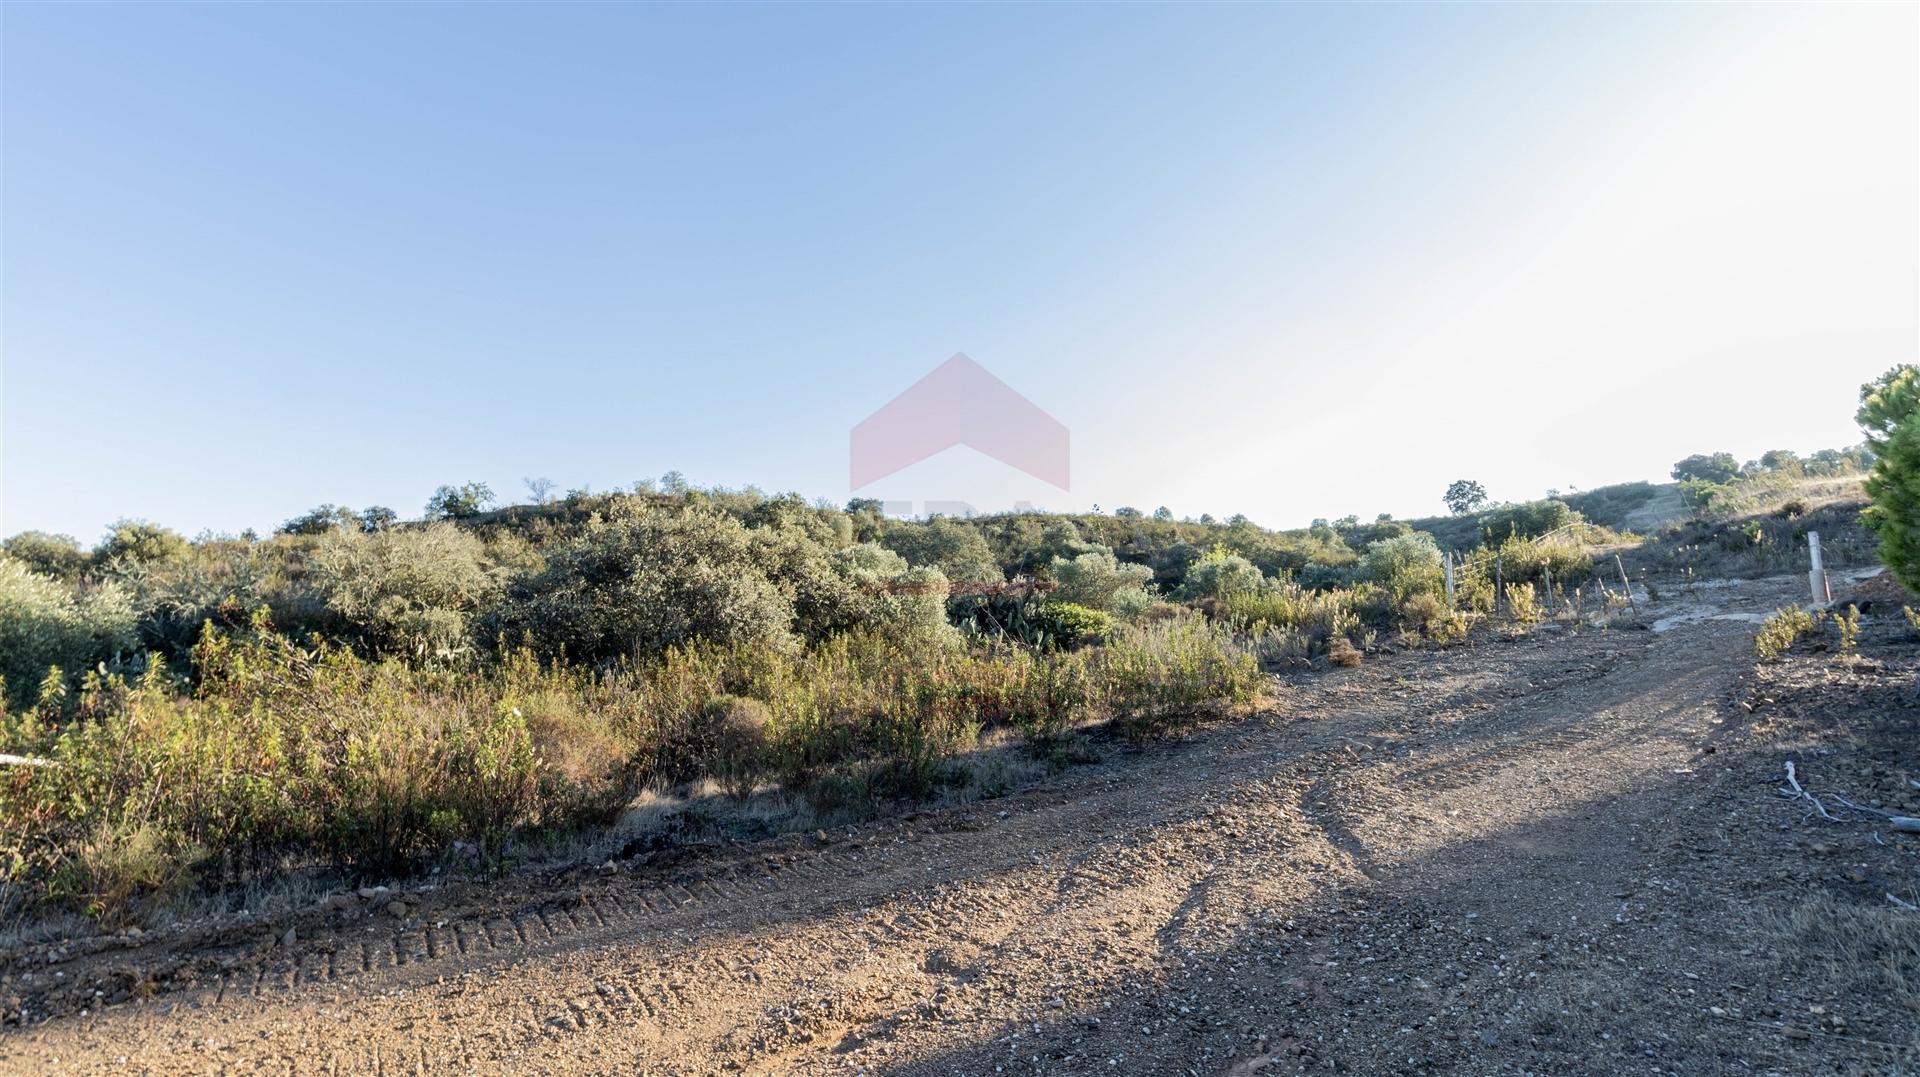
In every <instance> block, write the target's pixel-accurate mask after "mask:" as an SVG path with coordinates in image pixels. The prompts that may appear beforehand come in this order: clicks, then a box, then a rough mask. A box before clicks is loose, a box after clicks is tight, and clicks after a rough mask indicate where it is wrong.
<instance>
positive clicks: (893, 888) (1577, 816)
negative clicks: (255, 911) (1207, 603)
mask: <svg viewBox="0 0 1920 1077" xmlns="http://www.w3.org/2000/svg"><path fill="white" fill-rule="evenodd" d="M1785 586H1786V585H1784V584H1781V583H1773V584H1768V583H1764V582H1763V583H1758V584H1754V585H1751V586H1750V587H1748V588H1747V590H1746V591H1745V592H1743V593H1742V594H1741V595H1740V596H1739V597H1738V599H1737V601H1735V602H1734V604H1736V605H1738V604H1740V603H1744V604H1745V605H1746V606H1748V607H1751V608H1755V609H1763V608H1768V607H1770V606H1771V605H1776V604H1778V603H1779V602H1780V601H1782V600H1784V596H1785V594H1786V592H1785V591H1784V590H1782V588H1784V587H1785ZM1770 588H1771V590H1770ZM1776 591H1777V592H1779V593H1775V592H1776ZM1720 601H1731V600H1729V599H1728V598H1727V597H1726V596H1722V598H1721V599H1720ZM1751 638H1752V625H1750V624H1743V623H1738V622H1731V621H1714V620H1707V621H1700V622H1697V623H1692V624H1686V625H1683V626H1681V627H1679V628H1676V629H1674V630H1673V631H1671V632H1668V633H1664V634H1655V633H1653V632H1650V631H1646V630H1619V629H1615V630H1604V631H1603V630H1589V631H1583V632H1580V633H1552V634H1549V633H1541V634H1536V635H1534V636H1532V637H1529V638H1525V639H1520V640H1516V641H1492V642H1486V643H1482V644H1479V645H1475V646H1470V647H1462V648H1457V649H1454V650H1449V651H1445V652H1440V653H1426V654H1406V655H1398V656H1393V657H1391V658H1387V659H1385V660H1381V661H1374V662H1370V663H1368V664H1367V665H1365V666H1363V667H1362V668H1359V669H1354V670H1345V671H1336V672H1331V673H1323V674H1314V675H1311V676H1303V677H1301V678H1299V679H1298V680H1297V682H1292V683H1287V684H1283V685H1282V686H1281V687H1280V688H1279V689H1278V691H1277V692H1276V695H1277V697H1278V700H1277V703H1276V706H1275V707H1274V708H1273V709H1272V710H1271V711H1270V712H1269V713H1267V714H1265V715H1262V716H1260V717H1257V718H1254V719H1250V720H1246V721H1243V722H1238V723H1235V724H1232V725H1228V726H1223V727H1221V728H1217V729H1214V730H1211V731H1208V732H1205V733H1202V734H1200V735H1198V736H1195V737H1192V738H1190V739H1188V740H1186V741H1183V742H1181V743H1177V744H1170V745H1165V746H1161V747H1157V748H1153V749H1150V750H1148V751H1146V752H1144V753H1141V754H1139V755H1135V756H1132V757H1129V758H1126V759H1123V760H1120V761H1116V762H1113V763H1109V764H1102V765H1099V766H1094V767H1087V768H1083V769H1080V770H1076V771H1072V772H1069V773H1068V774H1067V775H1065V776H1063V778H1062V779H1061V780H1060V782H1058V783H1057V784H1055V785H1053V786H1051V787H1048V788H1045V789H1038V790H1033V791H1029V792H1026V793H1022V794H1019V795H1015V796H1012V797H1008V798H1005V799H1001V800H997V801H990V802H987V803H986V804H985V805H983V806H981V807H978V808H975V809H973V810H972V811H954V812H939V813H928V814H925V815H922V816H918V817H913V818H908V819H904V820H895V821H892V822H887V823H881V824H875V825H871V826H866V827H862V828H859V829H857V830H853V831H846V830H842V831H839V832H836V833H833V834H828V835H825V836H824V838H825V840H822V837H821V836H820V835H806V836H797V837H795V838H791V839H786V840H783V841H781V842H777V843H772V844H763V845H759V846H753V847H745V848H742V849H739V850H736V851H734V852H731V853H728V854H725V855H723V856H718V857H712V858H708V859H705V860H701V861H698V862H691V863H684V864H682V865H679V866H678V867H670V866H669V867H663V866H659V865H655V866H651V867H645V868H638V869H630V870H627V869H623V870H620V871H618V872H615V873H613V874H605V875H603V874H600V873H598V872H593V871H582V872H579V873H577V874H576V875H574V876H571V877H565V878H561V879H551V878H549V879H523V880H514V881H509V882H506V883H500V884H495V885H494V886H492V887H490V888H489V887H484V886H474V887H470V888H465V889H460V890H456V891H451V892H437V893H434V894H429V895H423V896H421V897H420V900H419V902H418V903H416V904H414V905H411V906H408V907H405V908H404V909H395V910H392V911H389V909H388V908H387V907H386V904H385V902H386V896H385V895H382V897H381V898H380V899H378V900H376V901H375V902H373V903H371V904H365V905H363V904H360V903H354V904H353V907H351V908H346V909H342V910H337V911H332V912H314V913H310V914H308V915H307V916H306V917H305V918H304V919H302V920H300V921H299V922H297V923H293V928H294V934H293V937H292V938H291V939H287V938H285V937H284V936H283V933H284V931H285V928H286V924H287V923H288V922H286V921H282V922H278V923H275V924H271V925H250V926H247V927H244V928H232V927H223V928H216V929H208V930H207V931H205V932H204V933H202V934H201V935H200V936H198V937H180V936H169V937H145V938H140V939H135V940H121V941H115V942H113V943H112V944H111V945H108V946H106V947H105V948H102V949H100V950H99V951H98V952H95V953H82V952H78V950H76V951H74V952H72V953H69V954H66V955H63V956H64V958H65V959H64V960H62V961H59V962H57V963H55V964H50V965H46V966H44V967H41V968H39V969H36V970H33V971H32V972H31V976H30V978H23V975H22V969H21V968H20V967H19V966H18V965H16V966H15V967H14V969H13V971H12V973H11V974H10V975H9V977H8V982H7V983H6V984H5V986H4V991H5V992H7V993H10V994H12V995H13V996H14V1001H15V1002H16V1004H18V1003H20V1000H23V999H24V1000H28V1001H27V1002H26V1003H25V1004H27V1005H29V1006H31V1005H38V1006H40V1007H42V1008H43V1010H45V1011H50V1012H51V1013H52V1015H53V1016H52V1019H51V1020H47V1021H45V1023H35V1022H38V1021H39V1020H40V1018H39V1017H37V1016H33V1015H31V1013H30V1016H29V1024H28V1027H25V1028H9V1029H7V1030H6V1032H5V1035H4V1037H0V1069H4V1070H6V1071H9V1072H21V1073H27V1072H33V1073H44V1072H113V1073H138V1072H219V1071H226V1072H255V1071H273V1072H281V1071H285V1072H340V1073H367V1072H382V1073H397V1072H465V1071H475V1070H477V1071H508V1072H532V1073H576V1072H579V1073H662V1074H666V1073H676V1074H677V1073H686V1074H695V1073H713V1072H728V1071H738V1072H747V1073H814V1072H868V1073H889V1074H893V1073H898V1074H947V1073H968V1074H982V1073H1001V1072H1004V1073H1029V1072H1044V1073H1096V1072H1097V1073H1125V1074H1142V1073H1192V1074H1219V1073H1256V1072H1257V1073H1292V1072H1299V1071H1310V1072H1348V1073H1363V1074H1365V1073H1383V1072H1402V1071H1422V1070H1446V1071H1452V1072H1463V1073H1488V1072H1515V1073H1519V1072H1534V1073H1624V1072H1637V1073H1649V1072H1670V1073H1686V1074H1701V1073H1717V1072H1756V1073H1759V1072H1785V1073H1803V1072H1833V1071H1841V1072H1853V1071H1858V1072H1885V1071H1886V1070H1888V1069H1889V1068H1897V1067H1898V1066H1900V1065H1901V1063H1900V1061H1899V1059H1900V1058H1901V1057H1902V1056H1900V1055H1897V1054H1895V1053H1893V1052H1892V1049H1891V1048H1889V1047H1886V1046H1884V1044H1886V1043H1887V1042H1889V1041H1901V1042H1904V1039H1905V1031H1904V1030H1903V1028H1902V1025H1901V1023H1902V1020H1903V1016H1904V1018H1905V1019H1907V1020H1912V1019H1915V1018H1916V1017H1920V1015H1915V1014H1913V1013H1911V1012H1905V1013H1904V1015H1903V1014H1902V1013H1901V1012H1900V1011H1899V1010H1898V1008H1897V1007H1892V1008H1891V1009H1889V1006H1890V1004H1889V1003H1886V1002H1885V1001H1884V1000H1878V1001H1876V1000H1872V999H1865V1000H1851V1001H1849V1000H1846V999H1844V998H1840V999H1836V998H1835V995H1834V991H1833V990H1832V989H1831V988H1830V986H1829V985H1825V984H1823V983H1822V982H1821V981H1820V980H1819V977H1818V976H1817V975H1814V974H1812V973H1809V972H1807V971H1806V970H1799V971H1795V970H1792V969H1787V968H1783V967H1782V964H1781V961H1782V959H1781V955H1780V952H1779V948H1778V947H1777V946H1775V945H1773V944H1771V943H1769V942H1767V941H1766V937H1765V936H1764V934H1762V933H1761V928H1760V927H1757V926H1756V925H1757V924H1759V923H1760V920H1758V919H1756V917H1765V916H1772V915H1774V913H1775V911H1777V912H1778V913H1779V914H1780V915H1786V914H1787V913H1788V912H1790V911H1791V909H1793V908H1795V907H1797V906H1798V905H1800V904H1801V903H1803V902H1805V901H1806V900H1808V898H1809V895H1808V892H1807V886H1808V885H1809V884H1808V882H1807V880H1806V879H1804V878H1802V877H1801V874H1802V873H1801V872H1800V869H1799V867H1798V866H1797V862H1796V861H1795V860H1794V859H1792V857H1793V850H1794V848H1795V847H1796V846H1795V844H1794V843H1795V842H1798V841H1799V840H1801V839H1800V837H1799V836H1798V834H1797V833H1796V831H1795V829H1794V828H1795V826H1796V825H1797V823H1798V822H1799V818H1800V813H1799V812H1798V811H1796V810H1795V809H1794V808H1793V806H1792V805H1790V804H1786V803H1784V802H1783V801H1782V800H1781V798H1779V797H1777V796H1776V795H1775V794H1774V790H1773V785H1775V784H1778V782H1777V768H1778V767H1779V761H1778V758H1777V757H1776V756H1775V755H1774V754H1773V753H1772V752H1771V751H1768V750H1765V749H1763V748H1762V747H1760V746H1758V745H1752V744H1749V743H1748V742H1747V739H1746V735H1745V734H1744V733H1742V732H1741V731H1739V730H1737V729H1735V728H1734V726H1735V725H1737V722H1735V721H1734V720H1732V719H1731V718H1730V717H1729V715H1730V713H1731V712H1734V711H1736V708H1735V707H1733V706H1732V705H1731V704H1732V701H1733V697H1734V696H1735V694H1736V693H1737V692H1738V691H1739V690H1740V679H1741V677H1742V675H1743V674H1744V673H1745V671H1746V670H1748V669H1749V668H1750V667H1751V665H1752V649H1751ZM1902 840H1905V839H1902ZM1896 852H1899V853H1900V854H1901V855H1905V856H1907V858H1908V860H1909V861H1910V860H1911V859H1912V853H1911V850H1910V849H1908V850H1904V851H1900V850H1896ZM397 913H403V914H404V915H396V914H397ZM95 990H97V991H99V992H100V994H99V995H97V996H95V995H93V994H92V992H93V991H95ZM89 999H91V1000H92V1001H91V1002H89V1001H88V1000H89ZM1828 1006H1832V1007H1836V1008H1837V1010H1844V1011H1845V1012H1846V1013H1847V1014H1848V1017H1847V1018H1845V1020H1848V1021H1850V1022H1851V1023H1849V1024H1844V1025H1834V1024H1832V1023H1831V1021H1823V1020H1822V1019H1821V1018H1819V1017H1809V1016H1807V1015H1808V1014H1810V1013H1813V1012H1814V1011H1815V1010H1818V1011H1819V1012H1820V1013H1827V1010H1826V1009H1825V1007H1828ZM83 1007H84V1009H85V1010H86V1012H85V1013H84V1015H83V1014H82V1013H81V1009H82V1008H83ZM1849 1007H1851V1008H1850V1009H1849Z"/></svg>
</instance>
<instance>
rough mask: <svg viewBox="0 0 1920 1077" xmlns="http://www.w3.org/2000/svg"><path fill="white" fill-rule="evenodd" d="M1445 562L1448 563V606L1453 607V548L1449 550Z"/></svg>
mask: <svg viewBox="0 0 1920 1077" xmlns="http://www.w3.org/2000/svg"><path fill="white" fill-rule="evenodd" d="M1444 564H1445V565H1446V569H1447V608H1448V609H1452V608H1453V551H1452V550H1448V551H1447V559H1446V561H1445V562H1444Z"/></svg>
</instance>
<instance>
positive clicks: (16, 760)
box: [0, 752, 58, 767]
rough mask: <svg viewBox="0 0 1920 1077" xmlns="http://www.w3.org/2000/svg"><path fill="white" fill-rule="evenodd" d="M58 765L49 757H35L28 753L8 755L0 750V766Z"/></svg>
mask: <svg viewBox="0 0 1920 1077" xmlns="http://www.w3.org/2000/svg"><path fill="white" fill-rule="evenodd" d="M51 766H58V764H56V763H55V762H54V761H53V760H51V759H35V758H34V757H33V756H30V755H8V754H7V753H5V752H0V767H51Z"/></svg>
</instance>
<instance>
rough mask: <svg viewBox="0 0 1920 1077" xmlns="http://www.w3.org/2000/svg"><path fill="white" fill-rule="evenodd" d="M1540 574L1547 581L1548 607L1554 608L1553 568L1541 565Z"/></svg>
mask: <svg viewBox="0 0 1920 1077" xmlns="http://www.w3.org/2000/svg"><path fill="white" fill-rule="evenodd" d="M1540 575H1541V577H1542V578H1543V579H1545V580H1546V581H1547V608H1548V609H1552V608H1553V569H1552V568H1551V567H1550V566H1548V565H1541V566H1540Z"/></svg>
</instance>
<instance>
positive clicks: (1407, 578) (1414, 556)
mask: <svg viewBox="0 0 1920 1077" xmlns="http://www.w3.org/2000/svg"><path fill="white" fill-rule="evenodd" d="M1361 565H1362V567H1363V569H1364V570H1365V572H1366V575H1367V578H1369V579H1371V580H1372V581H1373V582H1375V583H1377V584H1379V585H1380V587H1381V588H1382V589H1383V590H1384V591H1385V592H1386V595H1387V601H1388V602H1389V603H1391V604H1392V605H1394V606H1398V605H1400V604H1401V603H1403V602H1405V601H1406V600H1407V599H1408V598H1409V597H1410V596H1412V595H1417V594H1435V593H1437V592H1439V591H1440V590H1442V588H1443V587H1444V586H1445V579H1444V574H1443V571H1442V569H1441V567H1440V547H1439V546H1436V545H1435V544H1434V541H1433V538H1432V536H1430V535H1421V534H1413V535H1402V536H1400V537H1398V538H1390V539H1382V540H1381V541H1379V542H1376V543H1374V544H1373V545H1371V546H1368V547H1367V552H1366V556H1365V557H1363V558H1362V559H1361Z"/></svg>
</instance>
